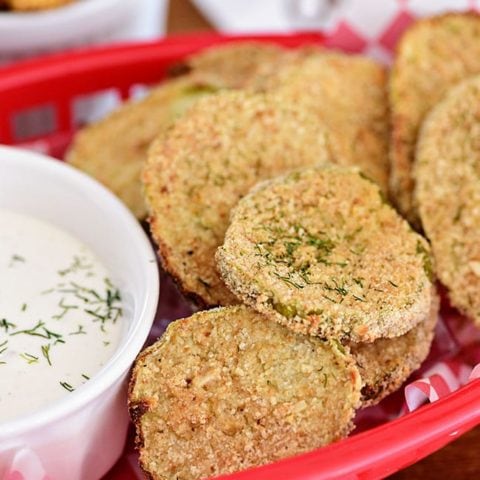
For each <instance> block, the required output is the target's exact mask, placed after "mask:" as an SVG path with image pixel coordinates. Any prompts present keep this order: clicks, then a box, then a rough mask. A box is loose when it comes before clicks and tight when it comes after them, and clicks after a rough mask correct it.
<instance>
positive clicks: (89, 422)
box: [0, 147, 159, 480]
mask: <svg viewBox="0 0 480 480" xmlns="http://www.w3.org/2000/svg"><path fill="white" fill-rule="evenodd" d="M0 208H7V209H10V210H12V211H16V212H18V213H24V214H27V215H31V216H34V217H37V218H39V219H40V220H44V221H48V222H51V223H53V224H55V225H56V226H58V227H60V228H62V229H64V230H65V231H67V232H69V233H70V234H72V235H73V236H75V237H77V238H78V239H79V240H81V241H82V242H83V243H85V244H86V245H87V246H88V247H89V248H90V249H91V250H92V251H93V252H94V253H95V254H96V255H97V256H98V258H100V260H101V261H102V263H103V264H104V265H105V267H106V268H107V269H108V270H109V271H110V273H111V275H112V278H113V279H114V281H115V283H116V284H117V285H118V286H119V288H120V290H121V291H122V292H123V295H122V299H123V302H124V311H125V315H124V319H125V320H124V321H125V322H127V328H126V329H125V334H124V337H123V339H122V341H121V343H120V345H119V347H118V349H117V350H116V352H115V354H114V355H113V357H112V358H111V359H110V360H109V362H108V363H107V364H106V365H105V367H104V368H103V369H102V370H101V371H100V372H98V373H97V374H96V375H95V376H94V377H93V378H92V379H91V380H90V381H88V382H87V383H85V384H84V385H83V386H82V387H80V388H78V389H76V390H75V391H74V392H72V393H71V394H70V395H68V396H67V397H63V398H62V399H60V400H59V401H57V402H54V403H52V404H51V405H49V406H48V407H46V408H43V409H42V410H39V411H38V412H36V413H32V414H29V415H26V416H23V417H19V418H18V419H14V420H12V421H9V422H4V423H1V424H0V478H2V479H3V478H5V476H6V475H7V474H8V473H9V472H10V473H11V472H12V471H18V472H19V473H21V474H22V475H23V477H24V478H25V479H28V480H34V479H37V478H38V479H42V478H44V477H48V478H49V480H65V479H68V480H87V479H88V480H94V479H98V478H100V477H101V476H103V475H104V474H105V473H106V472H107V471H108V470H109V469H110V468H111V466H112V465H113V464H114V463H115V461H116V460H117V459H118V457H119V456H120V454H121V452H122V449H123V447H124V443H125V438H126V432H127V427H128V412H127V396H126V381H127V375H128V372H129V369H130V366H131V365H132V363H133V361H134V359H135V357H136V356H137V354H138V353H139V351H140V350H141V348H142V346H143V344H144V342H145V340H146V338H147V335H148V333H149V331H150V328H151V326H152V323H153V320H154V316H155V311H156V307H157V302H158V294H159V282H158V267H157V263H156V260H155V253H154V252H153V249H152V247H151V245H150V242H149V240H148V238H147V236H146V235H145V233H144V232H143V230H142V228H141V226H140V225H139V223H138V222H137V220H136V219H135V218H134V217H133V216H132V214H131V213H130V211H129V210H128V209H127V208H126V207H125V206H124V205H123V204H122V203H121V202H120V201H119V200H118V199H117V198H116V197H115V196H114V195H113V194H112V193H110V192H109V191H108V190H106V189H105V188H104V187H103V186H101V185H100V184H99V183H97V182H96V181H95V180H93V179H91V178H90V177H88V176H87V175H85V174H83V173H81V172H79V171H77V170H75V169H74V168H72V167H70V166H68V165H65V164H63V163H61V162H59V161H58V160H53V159H50V158H48V157H44V156H42V155H39V154H36V153H32V152H27V151H24V150H20V149H15V148H10V147H0ZM1 382H2V380H1V378H0V388H1ZM7 478H8V477H7ZM15 478H16V477H15Z"/></svg>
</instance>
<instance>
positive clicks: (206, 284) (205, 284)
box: [197, 277, 212, 288]
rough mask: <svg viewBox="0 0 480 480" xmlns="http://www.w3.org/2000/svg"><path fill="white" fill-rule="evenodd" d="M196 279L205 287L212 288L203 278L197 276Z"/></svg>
mask: <svg viewBox="0 0 480 480" xmlns="http://www.w3.org/2000/svg"><path fill="white" fill-rule="evenodd" d="M197 280H198V281H199V282H200V283H201V284H202V285H203V286H204V287H205V288H212V286H211V285H210V284H209V283H208V282H207V281H206V280H204V279H203V278H201V277H197Z"/></svg>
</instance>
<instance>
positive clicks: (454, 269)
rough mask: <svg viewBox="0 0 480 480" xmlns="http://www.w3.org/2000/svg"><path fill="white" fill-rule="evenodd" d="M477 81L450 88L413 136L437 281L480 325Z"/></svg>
mask: <svg viewBox="0 0 480 480" xmlns="http://www.w3.org/2000/svg"><path fill="white" fill-rule="evenodd" d="M479 104H480V76H476V77H472V78H471V79H468V80H466V81H464V82H462V83H461V84H460V85H458V86H457V87H455V88H453V89H452V90H451V92H450V93H449V94H448V95H447V96H446V98H445V99H444V100H443V101H442V102H441V103H439V104H438V105H437V106H436V107H435V108H434V109H433V110H432V111H431V112H430V114H429V115H428V117H427V118H426V120H425V122H424V124H423V127H422V130H421V132H420V135H419V142H418V149H417V161H416V165H415V170H414V173H415V178H416V181H417V187H416V192H415V193H416V199H417V203H418V205H419V211H420V215H421V218H422V223H423V226H424V230H425V233H426V235H427V237H428V238H429V239H430V241H431V243H432V251H433V254H434V256H435V260H436V264H437V269H438V277H439V279H440V281H441V282H442V283H443V284H444V285H445V286H446V287H447V289H448V294H449V297H450V300H451V302H452V304H453V305H454V306H455V307H457V308H458V309H459V310H460V311H462V312H463V313H464V314H466V315H467V316H469V317H471V318H472V319H473V320H474V321H475V322H476V323H477V324H478V325H480V296H479V294H478V292H479V291H480V210H479V207H478V205H479V201H480V183H479V181H478V179H479V176H478V175H479V165H480V148H479V131H480V110H479V107H478V105H479Z"/></svg>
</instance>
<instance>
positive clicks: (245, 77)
mask: <svg viewBox="0 0 480 480" xmlns="http://www.w3.org/2000/svg"><path fill="white" fill-rule="evenodd" d="M291 54H292V53H291V52H290V51H289V50H286V49H285V48H282V47H281V46H279V45H276V44H274V43H268V42H254V41H251V42H248V41H246V42H232V43H227V44H224V45H220V46H218V45H217V46H215V47H211V48H207V49H205V50H202V51H201V52H200V53H196V54H194V55H191V56H190V57H187V58H185V59H184V60H183V61H182V62H181V63H180V64H177V65H174V66H173V69H172V73H173V74H174V75H179V74H183V73H185V72H188V73H190V74H193V75H195V76H196V78H198V79H199V80H201V81H203V82H206V83H208V84H210V85H216V86H217V87H219V88H254V89H255V88H258V87H260V86H261V85H262V84H263V79H264V78H266V77H268V76H269V75H270V74H271V73H272V72H274V71H275V70H276V69H277V68H278V66H279V65H281V64H282V63H283V62H284V61H285V60H286V58H288V57H289V56H290V55H291Z"/></svg>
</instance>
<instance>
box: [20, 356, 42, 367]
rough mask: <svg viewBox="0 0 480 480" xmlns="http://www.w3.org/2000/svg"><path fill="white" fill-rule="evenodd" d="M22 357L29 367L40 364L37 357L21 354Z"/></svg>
mask: <svg viewBox="0 0 480 480" xmlns="http://www.w3.org/2000/svg"><path fill="white" fill-rule="evenodd" d="M20 357H22V358H23V359H24V360H26V361H27V363H28V364H29V365H31V364H32V363H38V357H36V356H35V355H31V354H30V353H21V354H20Z"/></svg>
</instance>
